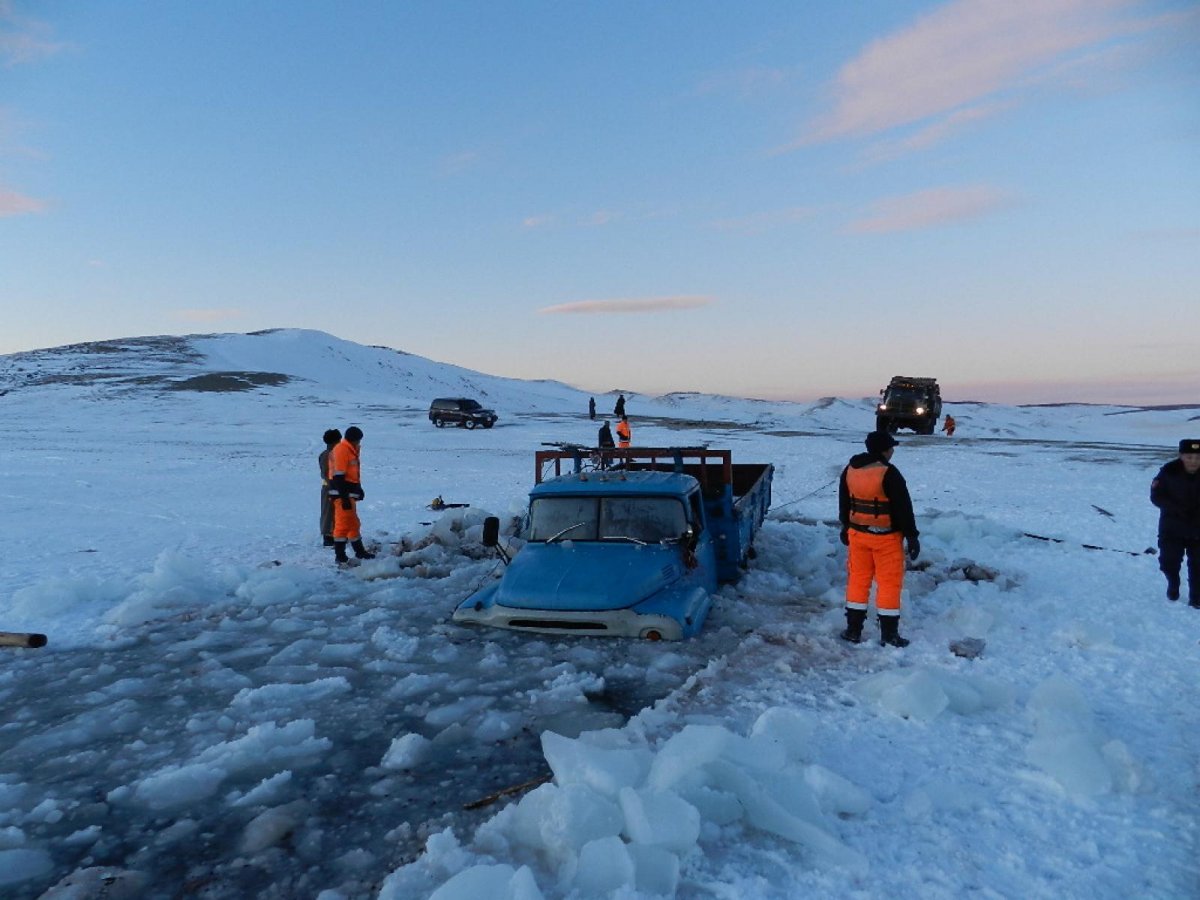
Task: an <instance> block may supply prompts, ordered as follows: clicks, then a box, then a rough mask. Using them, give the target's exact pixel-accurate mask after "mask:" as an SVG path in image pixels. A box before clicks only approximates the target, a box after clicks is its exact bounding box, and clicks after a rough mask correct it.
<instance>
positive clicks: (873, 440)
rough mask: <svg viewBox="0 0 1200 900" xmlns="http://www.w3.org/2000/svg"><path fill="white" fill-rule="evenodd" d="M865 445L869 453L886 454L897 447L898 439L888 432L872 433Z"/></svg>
mask: <svg viewBox="0 0 1200 900" xmlns="http://www.w3.org/2000/svg"><path fill="white" fill-rule="evenodd" d="M863 443H864V444H866V445H867V452H868V453H886V452H887V451H888V450H890V449H891V448H892V447H895V446H896V439H895V438H894V437H892V436H891V434H889V433H888V432H886V431H872V432H871V433H870V434H868V435H867V439H866V440H865V441H863Z"/></svg>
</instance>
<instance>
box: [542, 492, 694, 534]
mask: <svg viewBox="0 0 1200 900" xmlns="http://www.w3.org/2000/svg"><path fill="white" fill-rule="evenodd" d="M686 529H687V515H686V514H685V512H684V507H683V503H682V502H680V501H679V500H678V499H676V498H674V497H541V498H538V499H537V500H534V501H533V505H532V506H531V507H530V509H529V539H530V540H531V541H548V540H552V539H553V540H572V541H604V540H609V541H611V540H620V539H621V538H629V539H632V540H635V541H645V542H647V543H652V544H653V543H658V542H659V541H663V540H674V539H676V538H678V537H679V536H680V535H682V534H683V532H684V531H685V530H686Z"/></svg>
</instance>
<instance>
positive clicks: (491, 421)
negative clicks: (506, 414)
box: [429, 397, 496, 428]
mask: <svg viewBox="0 0 1200 900" xmlns="http://www.w3.org/2000/svg"><path fill="white" fill-rule="evenodd" d="M429 421H430V422H432V423H433V424H434V425H436V426H437V427H438V428H444V427H445V426H447V425H458V426H459V427H460V428H474V427H475V426H476V425H482V426H483V427H484V428H491V427H492V426H493V425H495V424H496V411H495V410H494V409H484V408H483V407H482V406H480V405H479V403H478V401H476V400H471V399H469V398H467V397H439V398H438V399H437V400H434V401H433V402H432V403H430V404H429Z"/></svg>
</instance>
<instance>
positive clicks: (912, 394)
mask: <svg viewBox="0 0 1200 900" xmlns="http://www.w3.org/2000/svg"><path fill="white" fill-rule="evenodd" d="M924 399H925V394H924V393H922V392H921V391H918V390H915V389H913V388H890V389H889V390H888V392H887V396H886V397H885V398H884V403H889V404H891V403H920V402H921V401H922V400H924Z"/></svg>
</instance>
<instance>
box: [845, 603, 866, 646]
mask: <svg viewBox="0 0 1200 900" xmlns="http://www.w3.org/2000/svg"><path fill="white" fill-rule="evenodd" d="M865 621H867V611H866V610H865V609H848V610H846V630H845V631H843V632H842V633H841V638H842V640H843V641H849V642H850V643H852V644H861V643H862V630H863V622H865Z"/></svg>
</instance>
